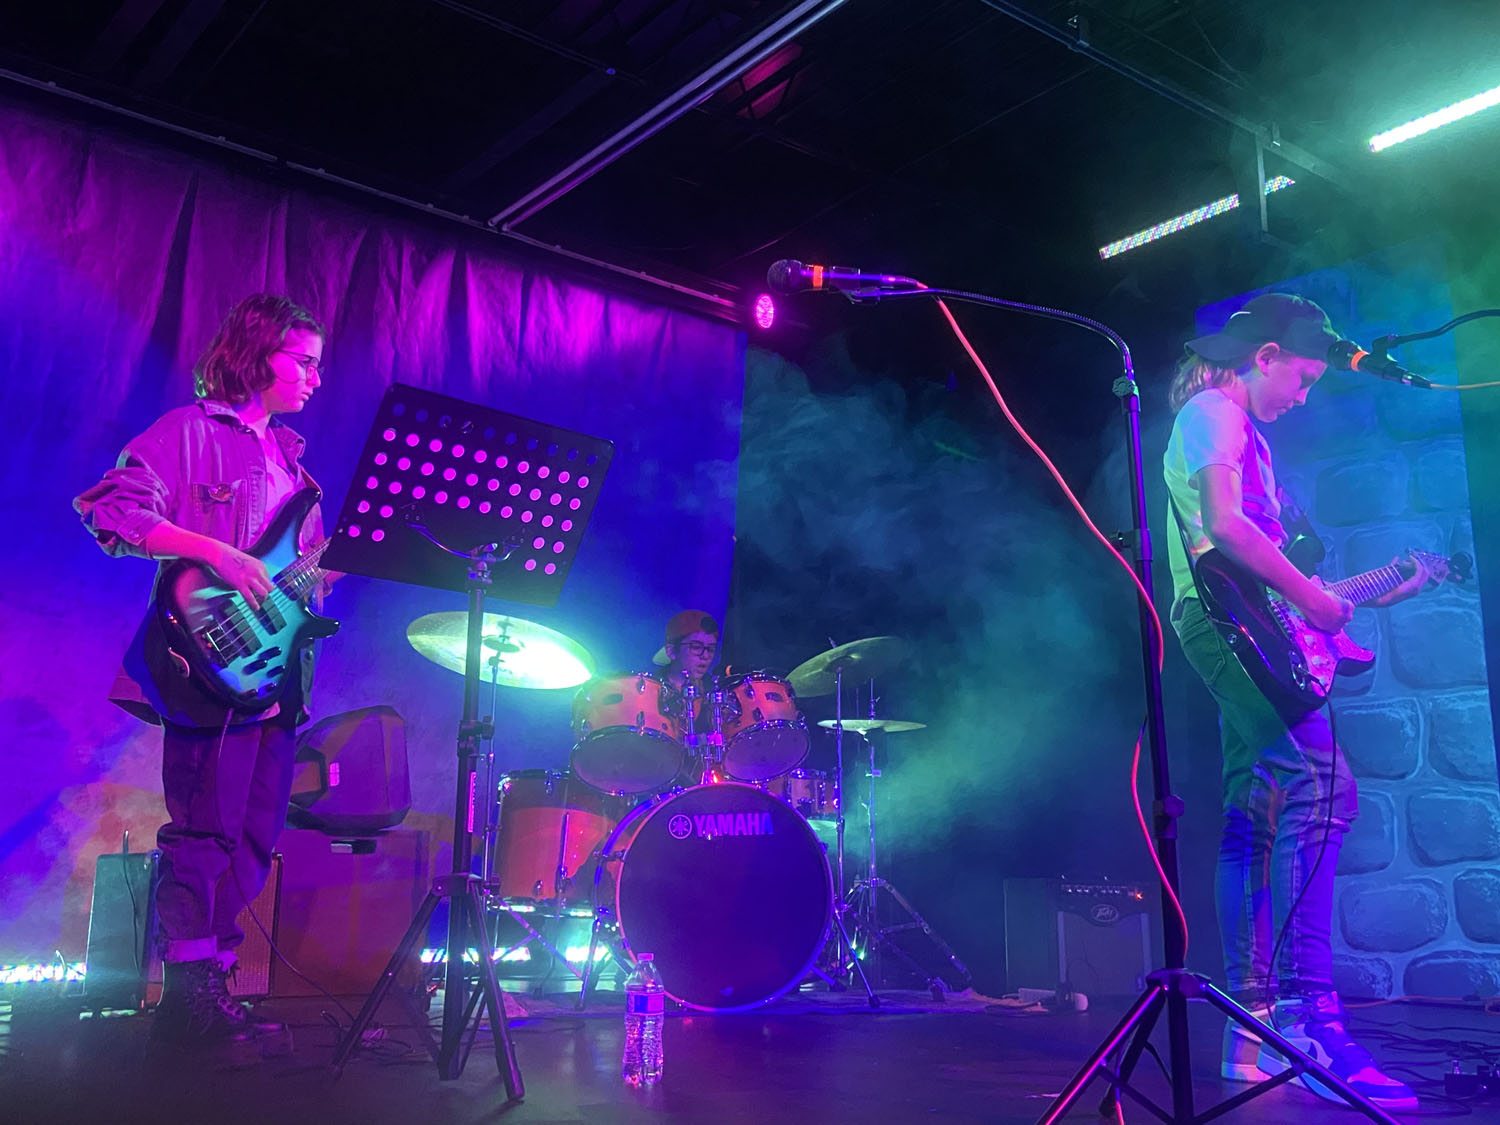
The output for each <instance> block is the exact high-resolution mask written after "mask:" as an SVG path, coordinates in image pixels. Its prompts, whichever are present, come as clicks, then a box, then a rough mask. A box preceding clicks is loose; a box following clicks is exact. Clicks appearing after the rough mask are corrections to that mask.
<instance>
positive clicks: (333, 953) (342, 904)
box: [276, 828, 430, 996]
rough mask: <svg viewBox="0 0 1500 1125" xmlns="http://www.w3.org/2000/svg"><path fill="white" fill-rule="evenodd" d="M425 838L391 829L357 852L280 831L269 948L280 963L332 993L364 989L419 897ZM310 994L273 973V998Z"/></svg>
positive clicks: (423, 886) (424, 876)
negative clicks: (274, 928)
mask: <svg viewBox="0 0 1500 1125" xmlns="http://www.w3.org/2000/svg"><path fill="white" fill-rule="evenodd" d="M429 839H430V837H429V836H428V834H427V833H426V832H416V831H412V830H410V829H405V828H397V829H393V830H392V831H390V832H383V833H381V834H380V835H379V836H377V837H375V839H374V840H373V841H372V843H373V844H374V849H373V850H372V851H368V852H361V851H358V850H355V851H351V850H349V849H348V848H347V847H344V846H341V845H340V843H339V841H337V840H333V839H331V838H329V837H328V836H325V835H323V834H322V833H321V832H308V831H303V830H299V829H288V830H287V831H285V832H283V833H282V834H281V840H280V841H279V843H278V844H277V847H278V848H279V850H280V851H281V853H282V855H284V856H285V857H286V871H285V874H284V875H283V877H282V883H281V933H280V936H279V937H278V938H277V944H278V945H279V946H280V947H281V950H282V952H283V953H285V954H286V956H287V959H288V960H289V961H290V962H291V963H292V964H293V965H296V966H297V968H298V969H299V970H301V971H302V972H303V973H306V974H307V976H308V977H310V978H311V979H312V980H314V981H317V983H318V984H320V985H322V986H323V987H324V988H326V989H328V990H329V991H330V992H333V993H335V994H336V995H340V996H357V995H360V994H362V993H366V992H369V991H370V989H371V988H373V987H374V986H375V982H376V981H377V980H379V978H380V973H381V970H383V969H384V968H385V966H386V962H387V961H388V960H389V959H390V956H391V954H392V953H394V952H395V950H396V946H397V945H398V944H400V942H401V938H402V936H403V935H404V934H405V933H406V928H407V926H408V925H409V924H410V923H411V920H412V918H413V916H414V915H415V914H416V912H417V907H419V906H420V905H421V904H422V899H423V897H424V896H425V895H426V893H427V888H428V869H429V864H430V859H429V856H428V850H429V848H428V840H429ZM315 994H316V990H315V989H314V988H313V986H312V985H310V984H308V983H307V982H306V981H304V980H302V979H301V978H299V977H298V976H296V974H294V973H292V972H290V971H281V972H278V973H277V974H276V995H277V996H311V995H315Z"/></svg>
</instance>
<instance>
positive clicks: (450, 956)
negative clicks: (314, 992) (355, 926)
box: [333, 516, 526, 1103]
mask: <svg viewBox="0 0 1500 1125" xmlns="http://www.w3.org/2000/svg"><path fill="white" fill-rule="evenodd" d="M408 525H409V526H410V527H411V528H412V530H413V531H416V532H417V533H418V534H420V535H422V536H423V537H424V538H427V539H428V540H429V541H430V542H432V543H433V544H435V545H436V546H438V547H439V548H441V549H442V550H444V551H447V552H449V553H450V554H458V552H456V551H453V550H452V548H449V547H446V546H444V545H443V544H442V543H439V542H438V541H437V540H436V539H434V538H433V537H432V535H431V533H430V532H428V530H427V528H426V527H425V525H423V524H422V523H421V522H420V520H419V519H418V518H417V517H416V516H408ZM516 546H519V542H517V543H515V544H514V545H512V544H510V543H507V544H506V549H505V551H504V553H503V554H501V555H499V556H498V557H497V556H496V554H495V552H496V551H497V550H499V545H498V544H495V543H486V544H484V545H483V546H481V547H479V548H477V549H476V550H474V551H471V552H469V553H468V555H467V557H468V559H469V560H470V569H469V583H468V593H469V633H468V655H467V659H466V660H465V662H464V701H463V714H462V717H461V718H460V720H459V724H458V763H459V769H458V786H457V790H456V793H455V795H454V799H453V870H452V872H451V873H450V874H448V875H440V876H438V878H437V879H435V880H434V881H433V887H432V889H431V890H430V891H428V892H427V897H426V898H425V899H424V900H423V902H422V905H421V906H420V907H419V908H418V910H417V914H416V917H414V918H413V919H412V921H411V925H410V926H408V927H407V929H406V934H405V936H404V937H403V938H402V939H401V943H400V944H399V945H398V946H397V947H396V951H395V952H394V953H393V954H391V959H390V961H388V962H387V963H386V966H385V970H384V972H382V973H381V974H380V980H379V981H378V982H377V983H376V985H375V987H374V988H373V989H372V990H371V991H370V995H369V996H368V997H367V998H366V1000H365V1003H364V1007H362V1008H361V1009H360V1010H359V1015H358V1016H356V1017H355V1019H354V1022H353V1023H352V1024H351V1025H350V1026H349V1030H348V1031H347V1032H345V1034H344V1037H343V1039H341V1040H340V1041H339V1045H338V1048H337V1049H336V1050H335V1051H334V1056H333V1065H334V1069H335V1070H336V1071H338V1072H339V1073H340V1074H342V1073H343V1069H344V1064H345V1063H347V1062H348V1061H349V1056H350V1055H351V1054H353V1053H354V1050H355V1048H356V1047H358V1046H359V1045H360V1044H361V1043H362V1042H363V1041H364V1034H365V1030H366V1028H368V1027H369V1026H370V1022H371V1021H372V1020H373V1019H374V1017H375V1012H376V1010H377V1009H378V1008H379V1007H380V1004H381V1001H382V1000H384V999H385V996H386V994H387V993H388V992H389V991H390V989H391V985H392V984H394V983H395V981H396V978H397V977H398V976H399V975H400V973H401V971H402V969H403V968H405V967H406V966H407V965H409V964H412V963H414V962H415V961H416V954H417V951H418V948H419V946H420V945H421V944H422V942H423V941H424V940H425V939H426V937H427V927H428V923H429V922H430V921H431V918H432V912H433V910H434V909H436V907H437V905H438V903H439V902H446V903H447V905H448V940H447V944H446V946H445V952H446V954H447V963H446V965H445V972H444V981H443V1022H442V1038H441V1041H439V1040H436V1039H434V1038H433V1035H432V1031H431V1030H430V1029H429V1027H428V1023H427V1016H426V1014H425V1013H423V1012H418V1011H417V1010H416V1005H415V1004H414V1003H413V1002H412V1001H411V999H410V998H409V997H407V996H406V993H405V992H404V991H402V990H399V989H398V990H397V993H396V995H397V996H398V997H400V998H401V999H402V1001H403V1006H404V1007H406V1008H407V1010H408V1014H409V1015H411V1016H412V1017H413V1019H414V1022H415V1023H416V1025H417V1027H418V1028H419V1029H420V1030H421V1033H422V1037H423V1039H424V1040H425V1041H426V1045H427V1050H428V1053H429V1054H431V1055H432V1057H433V1060H434V1061H435V1062H436V1063H437V1068H438V1076H439V1077H440V1078H442V1079H445V1080H452V1079H455V1078H458V1077H459V1076H460V1075H462V1074H463V1070H464V1064H465V1063H466V1062H467V1061H468V1058H469V1051H470V1050H471V1049H472V1048H473V1046H474V1039H475V1036H477V1035H478V1033H479V1023H480V1018H479V1017H480V1016H481V1014H482V1013H483V1012H484V1011H485V1010H486V1009H488V1011H489V1017H490V1029H491V1032H492V1035H493V1039H494V1047H495V1066H496V1068H497V1069H498V1070H499V1072H500V1075H501V1077H502V1078H504V1080H505V1095H506V1100H507V1102H511V1103H514V1102H519V1101H521V1100H522V1099H523V1098H524V1097H525V1096H526V1088H525V1085H524V1084H523V1082H522V1080H521V1070H520V1067H519V1066H518V1065H517V1064H516V1051H515V1045H514V1044H513V1043H512V1042H511V1039H510V1026H509V1021H508V1020H507V1019H506V1015H505V1003H504V1000H503V998H502V995H501V992H500V987H499V985H498V984H497V983H496V981H495V962H494V958H493V956H492V950H491V948H490V933H489V924H488V922H487V921H486V919H485V913H484V901H483V898H482V896H481V883H482V881H481V880H480V878H479V877H478V876H476V875H474V874H472V873H471V872H470V870H469V868H470V865H471V864H472V862H473V848H474V836H473V826H472V824H471V823H470V822H469V819H468V815H467V814H468V813H469V812H470V811H471V810H472V803H471V801H472V798H471V792H470V790H471V786H472V785H473V784H474V775H475V772H476V770H477V759H478V757H479V743H480V740H481V739H485V738H492V737H493V735H494V723H493V722H492V721H490V720H488V719H480V718H479V668H480V661H479V649H480V643H481V638H482V636H483V633H484V592H485V588H486V587H488V586H489V584H490V566H491V564H492V563H495V562H504V561H505V560H506V559H507V558H509V557H510V555H511V553H512V552H513V551H514V550H515V549H516ZM471 940H472V941H473V943H474V946H475V948H476V950H477V952H478V962H479V963H478V966H477V968H478V975H479V987H478V988H477V989H475V990H474V992H473V994H472V995H469V992H468V979H467V971H466V969H465V967H464V954H465V952H466V951H467V950H468V949H469V945H470V941H471ZM481 1002H482V1003H481ZM471 1020H472V1021H473V1026H472V1027H470V1021H471Z"/></svg>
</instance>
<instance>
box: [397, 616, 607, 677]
mask: <svg viewBox="0 0 1500 1125" xmlns="http://www.w3.org/2000/svg"><path fill="white" fill-rule="evenodd" d="M406 639H407V640H408V641H410V642H411V647H412V648H414V649H416V650H417V651H418V652H420V653H421V654H422V655H423V656H425V657H427V659H428V660H431V661H432V662H433V663H434V664H441V665H442V666H443V667H444V668H447V669H450V670H451V671H454V672H462V671H463V670H464V656H465V654H466V651H467V649H468V644H469V615H468V614H467V613H465V612H463V611H462V610H458V611H456V612H453V613H429V614H426V615H425V616H422V617H419V618H417V619H416V620H415V621H413V622H412V623H411V624H410V625H408V626H407V627H406ZM593 674H594V658H593V657H592V656H591V655H590V654H589V650H588V649H586V648H584V647H583V646H582V645H581V644H579V643H578V642H577V641H575V640H573V638H572V637H569V636H566V635H564V634H562V633H559V632H558V631H557V630H556V629H549V628H547V626H545V625H538V624H537V623H536V622H535V621H527V620H526V619H525V618H522V617H505V616H502V615H501V614H498V613H486V614H485V615H484V632H483V635H482V637H481V640H480V649H479V677H480V679H481V680H483V681H485V682H486V683H498V684H499V685H500V686H501V687H514V688H570V687H577V686H578V685H579V684H581V683H583V682H584V681H585V680H587V679H588V678H589V677H590V676H592V675H593Z"/></svg>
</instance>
